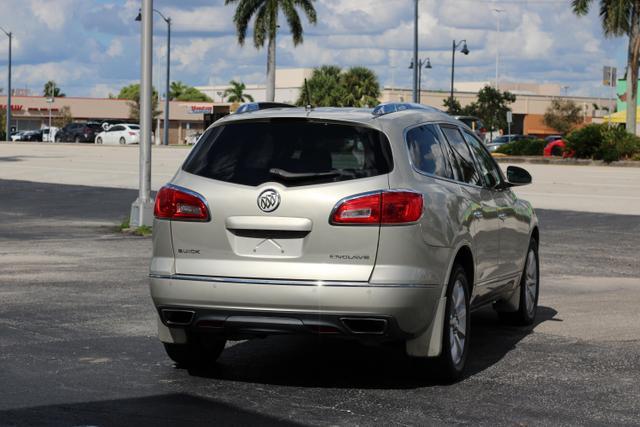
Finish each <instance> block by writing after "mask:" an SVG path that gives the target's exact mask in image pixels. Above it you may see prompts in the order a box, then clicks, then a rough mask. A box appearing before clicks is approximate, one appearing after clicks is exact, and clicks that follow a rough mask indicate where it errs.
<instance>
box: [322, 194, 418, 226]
mask: <svg viewBox="0 0 640 427" xmlns="http://www.w3.org/2000/svg"><path fill="white" fill-rule="evenodd" d="M422 207H423V199H422V194H419V193H414V192H412V191H382V192H379V193H373V194H363V195H360V196H353V197H350V198H348V199H345V200H343V201H342V202H340V203H339V204H338V205H337V206H336V207H335V208H334V209H333V213H332V214H331V221H330V222H331V223H332V224H336V225H350V224H353V225H358V224H360V225H384V224H408V223H413V222H416V221H417V220H419V219H420V217H421V216H422Z"/></svg>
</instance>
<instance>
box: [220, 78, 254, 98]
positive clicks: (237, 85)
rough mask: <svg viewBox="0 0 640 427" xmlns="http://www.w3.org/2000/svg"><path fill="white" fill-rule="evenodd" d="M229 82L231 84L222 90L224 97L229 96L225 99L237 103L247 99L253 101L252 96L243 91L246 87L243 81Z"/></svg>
mask: <svg viewBox="0 0 640 427" xmlns="http://www.w3.org/2000/svg"><path fill="white" fill-rule="evenodd" d="M229 84H230V85H231V87H230V88H228V89H226V90H225V91H224V95H222V96H224V97H225V98H226V97H229V98H228V99H227V101H229V102H239V103H243V102H247V101H249V102H253V96H251V95H249V94H248V93H244V90H245V89H246V88H247V86H246V85H245V84H244V83H242V82H237V81H235V80H231V81H230V82H229Z"/></svg>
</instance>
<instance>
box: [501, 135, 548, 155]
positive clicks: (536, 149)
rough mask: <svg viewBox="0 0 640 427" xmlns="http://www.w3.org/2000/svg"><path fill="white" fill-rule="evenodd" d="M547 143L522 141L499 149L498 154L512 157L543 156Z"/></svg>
mask: <svg viewBox="0 0 640 427" xmlns="http://www.w3.org/2000/svg"><path fill="white" fill-rule="evenodd" d="M544 146H545V142H544V140H542V139H522V140H520V141H514V142H512V143H511V144H505V145H503V146H502V147H500V148H498V149H497V150H496V151H497V152H498V153H502V154H507V155H510V156H542V151H543V150H544Z"/></svg>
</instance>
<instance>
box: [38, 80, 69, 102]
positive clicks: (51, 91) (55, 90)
mask: <svg viewBox="0 0 640 427" xmlns="http://www.w3.org/2000/svg"><path fill="white" fill-rule="evenodd" d="M42 94H43V95H44V96H48V97H53V98H62V97H64V96H65V94H64V93H62V91H61V90H60V86H58V85H57V84H56V82H54V81H53V80H49V81H48V82H46V83H45V84H44V89H42Z"/></svg>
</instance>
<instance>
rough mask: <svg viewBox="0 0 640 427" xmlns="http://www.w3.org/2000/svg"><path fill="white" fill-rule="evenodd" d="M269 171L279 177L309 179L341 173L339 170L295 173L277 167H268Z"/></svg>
mask: <svg viewBox="0 0 640 427" xmlns="http://www.w3.org/2000/svg"><path fill="white" fill-rule="evenodd" d="M269 173H270V174H271V175H275V176H278V177H280V178H283V179H289V180H296V179H310V178H330V177H332V176H340V175H342V172H340V171H339V170H332V171H329V172H308V173H297V172H289V171H286V170H284V169H278V168H271V169H269Z"/></svg>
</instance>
